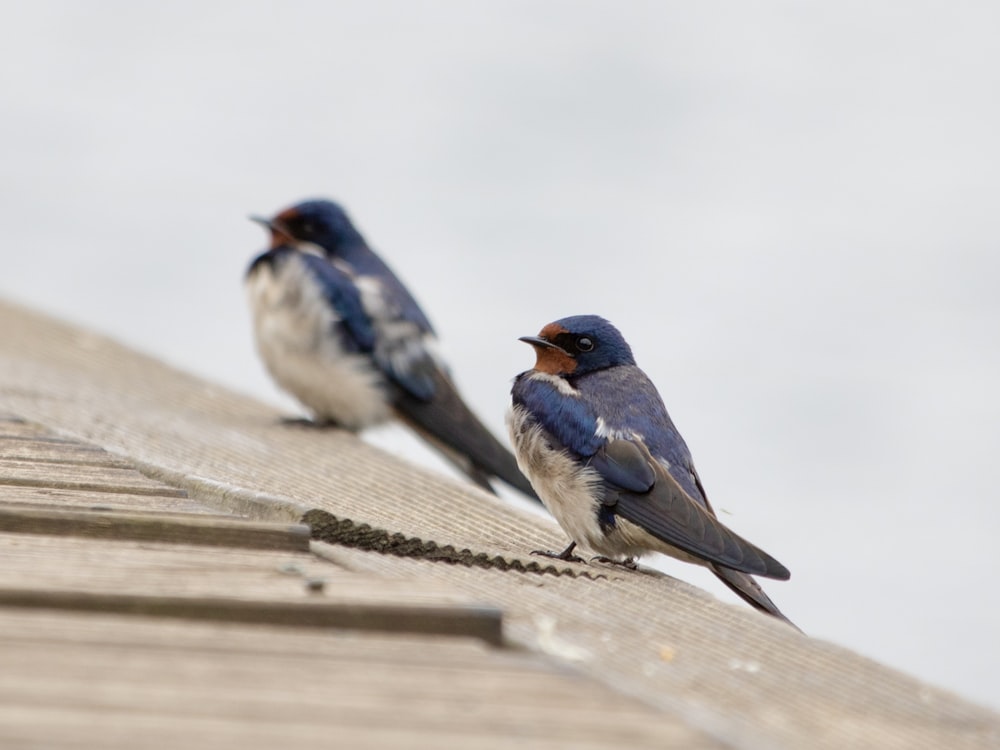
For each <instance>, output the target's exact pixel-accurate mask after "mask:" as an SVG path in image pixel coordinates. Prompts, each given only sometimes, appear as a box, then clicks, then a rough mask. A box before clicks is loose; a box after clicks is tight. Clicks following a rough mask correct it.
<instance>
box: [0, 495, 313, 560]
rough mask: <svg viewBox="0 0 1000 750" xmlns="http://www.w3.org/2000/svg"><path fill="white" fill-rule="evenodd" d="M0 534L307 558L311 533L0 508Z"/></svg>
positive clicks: (232, 522)
mask: <svg viewBox="0 0 1000 750" xmlns="http://www.w3.org/2000/svg"><path fill="white" fill-rule="evenodd" d="M0 531H2V532H10V533H18V534H53V535H69V536H82V537H94V538H101V539H129V540H135V541H151V542H166V543H170V542H177V543H180V544H208V545H215V546H220V547H246V548H250V549H273V550H288V551H298V552H307V551H308V550H309V527H308V526H305V525H303V524H282V523H267V522H262V521H245V520H241V519H236V518H232V519H230V518H222V517H213V518H198V517H197V516H194V517H191V518H185V517H178V516H163V515H156V514H142V515H137V514H131V513H119V512H114V511H110V512H93V511H90V512H88V511H78V510H46V509H42V508H38V509H34V508H10V507H3V506H0Z"/></svg>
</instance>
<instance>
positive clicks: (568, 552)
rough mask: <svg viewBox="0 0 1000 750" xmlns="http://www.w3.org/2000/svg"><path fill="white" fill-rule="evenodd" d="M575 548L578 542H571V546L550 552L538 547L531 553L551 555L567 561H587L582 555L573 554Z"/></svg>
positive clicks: (555, 558) (553, 557)
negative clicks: (560, 550)
mask: <svg viewBox="0 0 1000 750" xmlns="http://www.w3.org/2000/svg"><path fill="white" fill-rule="evenodd" d="M574 549H576V542H570V543H569V546H568V547H567V548H566V549H564V550H563V551H562V552H549V551H548V550H542V549H536V550H532V551H531V554H533V555H541V556H542V557H551V558H552V559H553V560H564V561H565V562H578V563H582V562H585V560H584V559H583V558H582V557H578V556H577V555H574V554H573V550H574Z"/></svg>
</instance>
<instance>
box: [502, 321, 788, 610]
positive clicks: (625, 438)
mask: <svg viewBox="0 0 1000 750" xmlns="http://www.w3.org/2000/svg"><path fill="white" fill-rule="evenodd" d="M521 341H524V342H526V343H528V344H531V346H532V347H534V349H535V355H536V362H535V366H534V368H533V369H531V370H528V371H526V372H523V373H521V374H520V375H518V376H517V378H516V379H515V381H514V387H513V390H512V392H511V397H512V400H511V407H510V410H509V412H508V415H507V426H508V429H509V430H510V437H511V442H512V444H513V445H514V452H515V454H516V456H517V461H518V464H519V465H520V467H521V470H522V471H523V472H524V473H525V474H526V475H527V476H528V478H529V479H530V480H531V484H532V485H533V486H534V487H535V489H536V490H537V491H538V495H539V497H541V499H542V502H543V503H544V505H545V507H546V508H548V509H549V511H550V512H551V513H552V515H553V516H555V518H556V520H557V521H558V522H559V525H560V526H562V528H563V531H565V532H566V534H567V535H568V536H569V538H570V544H569V546H568V547H567V548H566V549H565V550H563V551H562V552H561V553H558V554H555V553H542V554H547V555H549V556H551V557H556V558H559V559H563V560H574V559H575V560H579V558H576V557H575V556H574V555H573V550H574V548H575V547H576V546H577V545H578V544H579V545H582V546H584V547H589V548H590V549H592V550H594V551H595V552H597V553H599V554H600V555H602V556H605V557H606V558H608V559H610V560H613V561H621V560H623V559H624V560H626V561H630V560H631V558H632V557H634V556H638V555H642V554H643V553H646V552H662V553H665V554H667V555H670V556H672V557H675V558H678V559H680V560H684V561H686V562H693V563H697V564H700V565H705V566H707V567H709V568H710V569H711V570H712V572H713V573H715V575H716V576H718V577H719V578H720V579H721V580H722V582H723V583H725V584H726V585H727V586H728V587H729V588H730V589H732V590H733V591H735V592H736V593H737V594H738V595H739V596H740V597H742V598H743V599H744V600H745V601H746V602H748V603H749V604H751V605H752V606H754V607H756V608H757V609H759V610H761V611H763V612H766V613H768V614H770V615H773V616H775V617H777V618H779V619H781V620H784V621H785V622H788V623H789V624H791V622H790V621H789V620H788V618H786V617H785V616H784V615H783V614H782V613H781V611H780V610H779V609H778V608H777V606H775V604H774V602H772V601H771V599H770V598H769V597H768V596H767V594H765V593H764V590H763V589H762V588H761V587H760V585H759V584H758V583H757V581H755V580H754V579H753V577H752V576H753V575H760V576H765V577H767V578H777V579H779V580H786V579H788V577H789V575H790V574H789V572H788V569H787V568H786V567H785V566H784V565H782V564H781V563H779V562H778V561H777V560H775V559H774V558H773V557H771V556H770V555H769V554H767V553H766V552H764V551H763V550H761V549H759V548H758V547H755V546H754V545H753V544H751V543H750V542H748V541H746V540H745V539H743V538H742V537H740V536H737V535H736V534H735V533H733V532H732V531H730V530H729V529H728V528H726V527H725V526H723V525H722V523H720V522H719V520H718V519H717V518H716V516H715V512H714V511H713V510H712V506H711V505H709V503H708V498H707V496H706V495H705V489H704V487H703V486H702V483H701V479H700V478H699V476H698V472H696V471H695V468H694V463H693V462H692V460H691V453H690V452H689V451H688V447H687V445H686V444H685V443H684V439H683V438H682V437H681V436H680V433H678V432H677V428H676V427H674V423H673V422H672V421H671V419H670V416H669V415H668V414H667V410H666V407H665V406H664V405H663V400H662V399H661V398H660V394H659V393H658V392H657V390H656V387H655V386H654V385H653V383H652V382H651V381H650V379H649V378H648V377H647V376H646V374H645V373H644V372H643V371H642V370H640V369H639V368H638V367H637V366H636V364H635V359H634V358H633V356H632V350H631V348H630V347H629V345H628V344H627V343H626V341H625V339H624V338H623V337H622V334H621V333H620V332H619V331H618V329H617V328H615V327H614V326H613V325H612V324H611V323H609V322H608V321H607V320H605V319H603V318H601V317H598V316H596V315H578V316H574V317H570V318H563V319H562V320H557V321H555V322H554V323H550V324H548V325H547V326H545V327H544V328H542V330H541V333H539V335H538V336H525V337H522V338H521Z"/></svg>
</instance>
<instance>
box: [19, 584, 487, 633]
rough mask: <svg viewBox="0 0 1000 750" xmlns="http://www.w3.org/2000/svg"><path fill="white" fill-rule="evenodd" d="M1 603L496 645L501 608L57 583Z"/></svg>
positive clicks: (22, 590)
mask: <svg viewBox="0 0 1000 750" xmlns="http://www.w3.org/2000/svg"><path fill="white" fill-rule="evenodd" d="M0 607H29V608H43V609H67V610H78V611H89V612H104V613H109V612H111V613H117V614H125V615H147V616H153V617H179V618H183V619H186V620H213V621H216V622H244V623H264V624H268V625H292V626H295V627H314V628H341V629H347V630H375V631H379V632H384V633H419V634H424V635H449V636H464V637H469V638H481V639H482V640H484V641H485V642H487V643H491V644H494V645H497V646H498V645H500V644H501V643H502V642H503V627H502V624H503V613H502V612H501V611H500V610H499V609H496V608H493V607H474V606H460V605H451V606H431V605H422V604H375V603H352V602H336V601H334V602H330V601H320V600H317V599H313V600H303V601H297V602H294V601H269V600H266V599H261V600H248V599H237V598H227V597H222V596H216V597H197V596H161V595H156V594H149V595H145V594H115V593H103V592H87V591H70V590H63V591H60V590H58V589H44V590H39V591H31V590H25V589H18V588H4V587H2V586H0Z"/></svg>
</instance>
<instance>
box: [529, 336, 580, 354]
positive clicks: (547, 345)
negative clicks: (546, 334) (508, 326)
mask: <svg viewBox="0 0 1000 750" xmlns="http://www.w3.org/2000/svg"><path fill="white" fill-rule="evenodd" d="M518 341H523V342H524V343H525V344H531V345H532V346H534V347H535V348H539V347H541V348H543V349H555V350H556V351H557V352H562V353H563V354H565V355H566V356H567V357H568V356H571V355H570V353H569V352H567V351H566V350H565V349H563V348H562V347H561V346H559V345H558V344H553V343H552V342H551V341H549V340H548V339H543V338H542V337H541V336H521V337H520V338H518Z"/></svg>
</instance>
